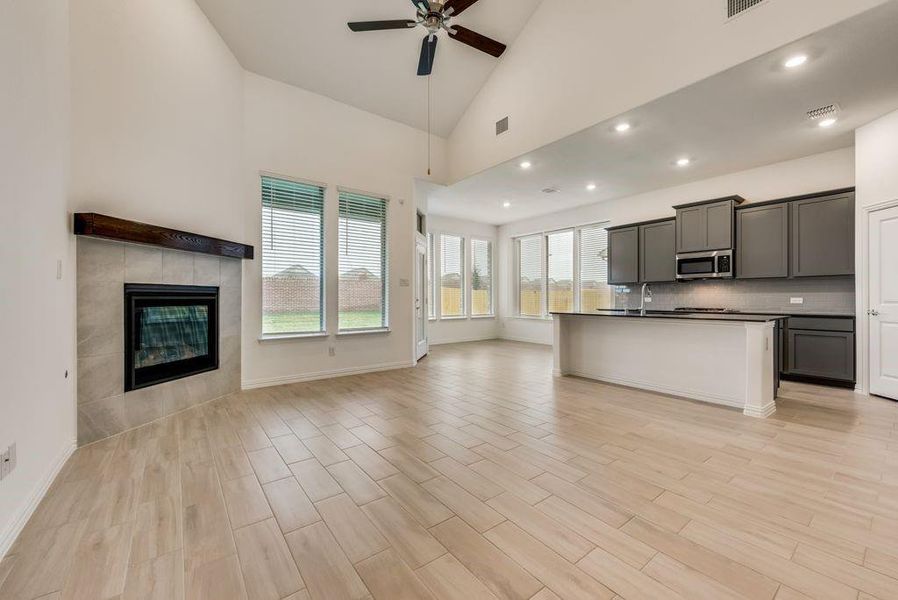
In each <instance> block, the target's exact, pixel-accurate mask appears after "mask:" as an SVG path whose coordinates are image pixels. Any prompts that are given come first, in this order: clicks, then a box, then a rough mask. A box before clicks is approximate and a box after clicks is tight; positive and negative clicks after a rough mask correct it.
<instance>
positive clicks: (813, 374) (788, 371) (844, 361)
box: [782, 317, 855, 384]
mask: <svg viewBox="0 0 898 600" xmlns="http://www.w3.org/2000/svg"><path fill="white" fill-rule="evenodd" d="M786 322H787V326H786V329H785V331H784V340H783V341H784V345H785V352H784V361H783V363H784V364H783V365H782V371H783V375H784V376H786V377H793V378H795V377H797V378H802V379H812V380H821V383H824V382H843V383H845V384H853V383H854V381H855V346H854V342H855V340H854V319H850V318H833V317H790V318H789V319H787V321H786Z"/></svg>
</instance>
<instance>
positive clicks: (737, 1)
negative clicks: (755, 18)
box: [727, 0, 767, 19]
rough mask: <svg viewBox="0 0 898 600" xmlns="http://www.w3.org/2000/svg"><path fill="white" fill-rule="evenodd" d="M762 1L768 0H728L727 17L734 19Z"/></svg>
mask: <svg viewBox="0 0 898 600" xmlns="http://www.w3.org/2000/svg"><path fill="white" fill-rule="evenodd" d="M762 2H767V0H727V18H728V19H732V18H733V17H735V16H736V15H739V14H742V13H743V12H745V11H747V10H748V9H749V8H752V7H754V6H757V5H758V4H761V3H762Z"/></svg>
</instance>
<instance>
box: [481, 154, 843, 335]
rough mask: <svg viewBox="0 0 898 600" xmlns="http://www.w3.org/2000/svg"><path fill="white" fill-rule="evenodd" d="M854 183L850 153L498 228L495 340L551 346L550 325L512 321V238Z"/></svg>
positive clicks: (770, 167) (821, 156)
mask: <svg viewBox="0 0 898 600" xmlns="http://www.w3.org/2000/svg"><path fill="white" fill-rule="evenodd" d="M854 181H855V177H854V149H853V148H845V149H842V150H835V151H833V152H826V153H823V154H816V155H813V156H808V157H805V158H800V159H797V160H791V161H787V162H782V163H776V164H772V165H767V166H764V167H759V168H756V169H751V170H748V171H741V172H738V173H731V174H728V175H723V176H721V177H714V178H712V179H705V180H702V181H696V182H693V183H690V184H686V185H682V186H677V187H672V188H667V189H662V190H656V191H654V192H648V193H645V194H639V195H636V196H631V197H627V198H619V199H617V200H611V201H608V202H599V203H596V204H590V205H587V206H582V207H579V208H575V209H572V210H567V211H563V212H558V213H554V214H551V215H547V216H544V217H538V218H534V219H527V220H524V221H517V222H515V223H511V224H508V225H503V226H502V227H500V228H499V256H500V257H501V260H500V262H499V281H500V282H501V283H500V288H501V290H500V291H501V294H500V304H499V306H500V322H499V327H500V336H501V337H503V338H505V339H513V340H518V341H526V342H535V343H539V344H551V343H552V323H551V321H549V320H543V319H523V318H519V317H515V316H514V312H515V308H514V297H513V294H514V289H515V287H514V281H513V278H514V268H513V266H514V251H513V244H512V238H513V237H516V236H520V235H524V234H528V233H536V232H540V231H552V230H554V229H563V228H565V227H573V226H576V225H585V224H589V223H597V222H601V221H609V226H613V225H622V224H625V223H633V222H638V221H645V220H649V219H656V218H662V217H668V216H671V217H672V216H674V212H675V211H674V210H673V208H672V207H673V206H674V205H676V204H683V203H686V202H694V201H698V200H706V199H711V198H718V197H722V196H729V195H732V194H738V195H740V196H742V197H743V198H745V199H746V200H747V201H748V202H761V201H764V200H773V199H776V198H783V197H787V196H795V195H799V194H806V193H813V192H818V191H823V190H829V189H836V188H842V187H850V186H852V185H854Z"/></svg>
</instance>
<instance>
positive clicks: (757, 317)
mask: <svg viewBox="0 0 898 600" xmlns="http://www.w3.org/2000/svg"><path fill="white" fill-rule="evenodd" d="M549 314H551V315H560V316H580V317H619V318H626V319H677V320H681V321H736V322H742V323H767V322H770V321H781V320H783V319H786V318H788V317H787V316H786V315H761V314H746V313H691V312H680V311H666V310H647V311H645V312H644V313H643V312H641V311H639V310H595V311H592V312H575V313H570V312H553V313H549Z"/></svg>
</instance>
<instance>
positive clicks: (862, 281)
mask: <svg viewBox="0 0 898 600" xmlns="http://www.w3.org/2000/svg"><path fill="white" fill-rule="evenodd" d="M855 149H856V171H857V207H856V210H857V214H856V219H855V223H856V225H855V226H856V228H857V229H856V230H855V233H856V235H855V240H856V244H857V248H856V249H857V252H856V253H855V254H856V260H857V263H856V276H855V285H856V290H855V293H856V309H857V315H856V317H857V323H858V327H857V331H858V340H857V344H858V364H857V373H858V387H859V388H860V390H861V391H865V392H866V391H868V390H869V384H870V373H869V369H868V367H867V365H868V364H869V345H868V340H869V317H868V316H867V313H866V311H867V308H869V307H868V296H867V294H868V289H869V273H868V272H867V261H866V257H867V253H868V242H869V232H868V227H869V221H868V216H869V209H870V207H874V206H876V205H879V204H883V203H891V202H895V201H898V168H896V166H898V111H895V112H892V113H890V114H888V115H885V116H883V117H881V118H879V119H877V120H875V121H873V122H871V123H869V124H867V125H865V126H863V127H861V128H860V129H858V130H857V131H856V132H855Z"/></svg>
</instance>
